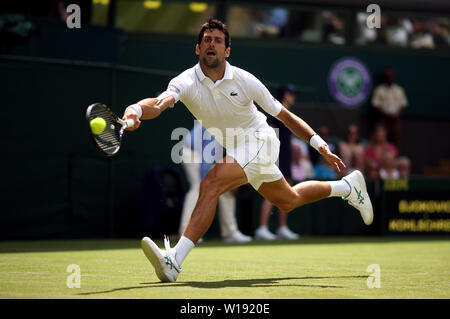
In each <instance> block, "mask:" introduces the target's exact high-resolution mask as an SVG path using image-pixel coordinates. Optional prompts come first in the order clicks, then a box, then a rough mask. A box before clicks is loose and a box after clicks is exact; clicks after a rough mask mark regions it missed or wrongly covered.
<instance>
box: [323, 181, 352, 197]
mask: <svg viewBox="0 0 450 319" xmlns="http://www.w3.org/2000/svg"><path fill="white" fill-rule="evenodd" d="M328 183H329V184H330V186H331V193H330V196H328V197H344V196H347V195H349V194H350V192H351V190H352V189H351V188H350V185H349V184H348V183H347V182H346V181H344V180H343V179H341V180H339V181H330V182H328Z"/></svg>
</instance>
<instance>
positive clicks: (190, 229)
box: [141, 157, 247, 282]
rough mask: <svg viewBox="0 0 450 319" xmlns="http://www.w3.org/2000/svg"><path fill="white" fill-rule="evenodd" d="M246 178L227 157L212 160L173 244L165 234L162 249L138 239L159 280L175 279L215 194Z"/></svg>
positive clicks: (207, 220)
mask: <svg viewBox="0 0 450 319" xmlns="http://www.w3.org/2000/svg"><path fill="white" fill-rule="evenodd" d="M246 182H247V177H246V176H245V173H244V171H243V170H242V168H241V167H240V165H239V164H238V163H237V162H236V161H235V160H234V159H233V158H228V157H227V158H226V160H224V161H222V163H218V164H216V166H215V167H214V168H213V169H212V170H210V171H209V172H208V174H207V175H206V176H205V178H204V179H203V181H202V182H201V184H200V194H199V197H198V201H197V204H196V206H195V209H194V211H193V213H192V215H191V217H190V219H189V222H188V224H187V226H186V229H185V230H184V233H183V235H182V236H181V238H180V240H179V241H178V243H177V245H176V246H175V247H173V248H171V247H170V243H169V240H168V239H167V238H165V239H164V246H165V250H162V249H159V248H158V246H157V245H156V244H155V243H154V242H153V241H152V240H151V239H150V238H148V237H144V238H143V239H142V241H141V246H142V250H143V251H144V254H145V256H146V257H147V259H148V260H149V261H150V263H151V264H152V266H153V267H154V268H155V271H156V275H157V276H158V278H159V279H160V280H161V281H163V282H174V281H176V280H177V278H178V275H179V274H180V272H181V268H180V266H181V264H182V263H183V261H184V259H185V258H186V256H187V255H188V254H189V252H190V251H191V250H192V248H194V246H195V243H197V242H198V240H199V239H200V238H201V237H202V236H203V235H204V234H205V233H206V231H207V230H208V228H209V227H210V226H211V223H212V221H213V219H214V213H215V211H216V205H217V200H218V198H219V196H220V195H221V194H223V193H225V192H227V191H229V190H231V189H234V188H236V187H238V186H241V185H243V184H245V183H246Z"/></svg>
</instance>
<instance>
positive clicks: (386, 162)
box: [380, 152, 400, 179]
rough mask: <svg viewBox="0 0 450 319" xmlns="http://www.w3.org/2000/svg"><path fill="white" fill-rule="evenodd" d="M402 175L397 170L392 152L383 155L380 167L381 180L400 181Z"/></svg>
mask: <svg viewBox="0 0 450 319" xmlns="http://www.w3.org/2000/svg"><path fill="white" fill-rule="evenodd" d="M399 177H400V174H399V172H398V170H397V166H396V162H395V155H394V154H393V153H392V152H386V153H384V154H383V160H382V165H381V167H380V178H381V179H388V178H389V179H398V178H399Z"/></svg>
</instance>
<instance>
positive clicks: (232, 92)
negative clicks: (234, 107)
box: [230, 91, 238, 96]
mask: <svg viewBox="0 0 450 319" xmlns="http://www.w3.org/2000/svg"><path fill="white" fill-rule="evenodd" d="M230 95H231V96H237V95H238V94H237V93H236V92H234V91H231V93H230Z"/></svg>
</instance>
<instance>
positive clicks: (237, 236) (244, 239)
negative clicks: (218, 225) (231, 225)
mask: <svg viewBox="0 0 450 319" xmlns="http://www.w3.org/2000/svg"><path fill="white" fill-rule="evenodd" d="M223 241H224V242H226V243H249V242H251V241H252V237H250V236H247V235H244V234H243V233H241V232H240V231H239V230H236V231H235V232H234V233H233V234H231V235H230V236H228V237H225V238H223Z"/></svg>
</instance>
